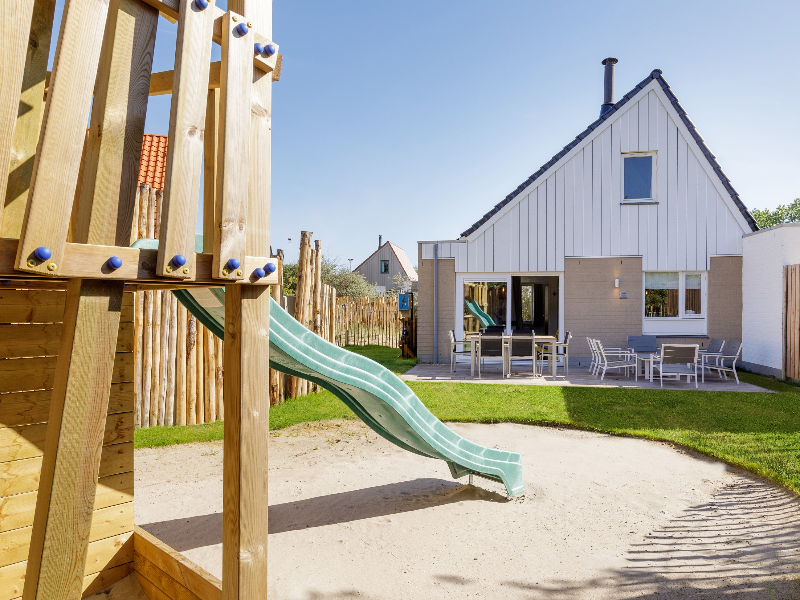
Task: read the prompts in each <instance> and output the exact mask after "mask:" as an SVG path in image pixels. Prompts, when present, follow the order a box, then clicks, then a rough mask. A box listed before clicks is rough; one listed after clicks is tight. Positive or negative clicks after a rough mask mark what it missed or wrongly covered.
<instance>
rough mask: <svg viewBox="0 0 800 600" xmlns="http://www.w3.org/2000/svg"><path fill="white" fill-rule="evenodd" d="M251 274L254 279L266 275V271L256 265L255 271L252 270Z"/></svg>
mask: <svg viewBox="0 0 800 600" xmlns="http://www.w3.org/2000/svg"><path fill="white" fill-rule="evenodd" d="M253 276H254V277H255V278H256V279H261V278H262V277H265V276H266V273H265V272H264V269H262V268H261V267H256V269H255V271H253Z"/></svg>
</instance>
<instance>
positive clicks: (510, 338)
mask: <svg viewBox="0 0 800 600" xmlns="http://www.w3.org/2000/svg"><path fill="white" fill-rule="evenodd" d="M571 338H572V334H571V333H570V332H567V333H566V335H565V336H564V341H563V342H559V341H558V338H557V337H556V336H553V335H537V334H536V333H535V332H533V331H514V332H511V333H510V334H507V333H505V332H504V330H503V328H502V326H499V327H487V328H486V329H485V330H484V331H482V332H479V333H468V334H466V335H465V336H464V340H463V341H459V340H456V338H455V332H454V331H453V330H452V329H451V330H450V372H451V373H452V372H453V371H455V366H456V358H457V356H458V355H469V357H470V361H469V362H470V375H471V376H472V377H475V374H476V372H477V377H478V378H479V379H480V376H481V366H483V364H484V360H485V359H486V358H500V359H502V363H503V377H510V376H511V372H512V369H513V365H514V362H515V361H516V362H520V361H524V362H525V363H526V364H527V363H528V362H530V364H531V372H532V373H533V376H534V377H542V376H543V371H544V365H545V363H547V367H548V369H549V371H550V375H551V376H553V377H555V375H556V369H557V366H558V362H559V361H561V364H562V367H563V369H564V373H565V374H567V375H568V374H569V341H570V339H571ZM467 346H469V347H468V348H467ZM459 347H460V348H461V349H460V350H459Z"/></svg>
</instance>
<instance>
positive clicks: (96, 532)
mask: <svg viewBox="0 0 800 600" xmlns="http://www.w3.org/2000/svg"><path fill="white" fill-rule="evenodd" d="M92 492H94V489H93V490H92ZM92 500H94V493H93V494H92ZM88 519H89V521H90V522H89V523H88V525H89V526H90V527H89V530H88V532H87V533H86V534H84V538H85V539H87V540H88V542H87V544H86V546H87V547H88V544H89V543H91V542H95V541H97V540H102V539H105V538H108V537H111V536H116V535H120V534H123V533H126V532H129V531H131V529H133V502H125V503H123V504H116V505H114V506H109V507H107V508H101V509H99V510H96V511H94V512H92V511H89V514H88ZM34 527H35V525H34ZM34 527H20V528H19V529H12V530H11V531H4V532H2V533H0V566H6V565H10V564H13V563H15V562H20V561H23V560H25V559H26V558H27V557H28V544H31V543H32V542H33V535H34V534H33V530H34ZM85 551H86V548H84V552H85ZM84 558H85V555H84ZM64 566H66V565H64ZM84 570H85V567H84V568H83V569H81V572H80V573H79V580H80V579H82V578H83V575H84ZM89 572H90V573H92V572H94V571H89ZM42 584H43V585H47V584H48V582H47V581H43V582H42ZM57 597H59V596H47V598H48V599H49V598H57Z"/></svg>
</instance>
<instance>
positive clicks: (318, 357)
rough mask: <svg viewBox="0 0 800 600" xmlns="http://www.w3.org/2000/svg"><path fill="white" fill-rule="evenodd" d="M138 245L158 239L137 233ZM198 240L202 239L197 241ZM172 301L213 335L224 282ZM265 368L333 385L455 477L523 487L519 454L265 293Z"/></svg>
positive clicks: (378, 425) (371, 419)
mask: <svg viewBox="0 0 800 600" xmlns="http://www.w3.org/2000/svg"><path fill="white" fill-rule="evenodd" d="M134 245H135V246H136V247H139V248H154V247H158V240H139V241H138V242H136V244H134ZM200 247H202V244H200ZM173 293H174V294H175V295H176V296H177V297H178V300H179V301H180V302H181V303H182V304H183V305H184V306H186V308H188V309H189V311H190V312H191V313H192V314H193V315H194V316H195V317H196V318H197V319H198V320H199V321H200V322H201V323H202V324H203V325H205V326H206V327H208V328H209V330H211V331H212V332H213V333H214V334H215V335H217V336H218V337H220V338H222V337H223V336H224V332H225V328H224V322H225V290H224V288H194V289H190V290H188V289H187V290H175V291H174V292H173ZM269 341H270V357H269V363H270V367H272V368H273V369H277V370H279V371H281V372H283V373H287V374H289V375H294V376H297V377H302V378H303V379H307V380H309V381H312V382H314V383H317V384H319V385H320V386H321V387H323V388H325V389H326V390H328V391H330V392H332V393H333V394H334V395H336V396H337V397H338V398H339V399H340V400H341V401H342V402H344V403H345V404H346V405H347V406H348V407H349V408H350V409H351V410H352V411H353V412H354V413H355V414H356V415H357V416H358V417H359V418H360V419H361V420H362V421H364V423H366V424H367V425H368V426H369V427H370V428H372V429H373V430H374V431H375V432H376V433H378V434H379V435H381V436H383V437H384V438H386V439H387V440H389V441H390V442H392V443H393V444H396V445H397V446H400V447H401V448H403V449H405V450H408V451H409V452H414V453H415V454H421V455H422V456H428V457H431V458H440V459H442V460H444V461H445V462H447V464H448V466H449V467H450V473H451V474H452V475H453V477H454V478H459V477H463V476H465V475H468V474H475V475H479V476H481V477H485V478H487V479H491V480H494V481H498V482H501V483H502V484H503V485H505V487H506V490H507V491H508V495H509V496H517V495H519V494H522V493H524V491H525V487H524V484H523V481H522V464H521V461H520V455H519V454H517V453H516V452H507V451H504V450H497V449H495V448H486V447H484V446H480V445H478V444H475V443H473V442H470V441H469V440H467V439H465V438H463V437H461V436H460V435H458V434H457V433H455V432H454V431H452V430H451V429H449V428H448V427H447V426H445V425H444V423H442V422H441V421H439V420H438V419H437V418H436V417H435V416H433V414H432V413H431V412H430V411H429V410H428V409H427V408H426V407H425V405H424V404H423V403H422V402H421V401H420V399H419V398H417V396H416V395H415V394H414V392H413V391H411V388H409V387H408V386H407V385H406V384H405V383H403V381H402V380H401V379H400V378H399V377H397V375H395V374H394V373H392V372H391V371H389V370H388V369H385V368H384V367H382V366H381V365H379V364H378V363H376V362H375V361H373V360H370V359H369V358H366V357H364V356H361V355H359V354H354V353H353V352H348V351H347V350H345V349H343V348H340V347H339V346H336V345H335V344H331V343H329V342H327V341H325V340H324V339H322V338H321V337H319V336H318V335H316V334H314V333H313V332H312V331H309V330H308V329H306V328H305V327H303V326H302V325H300V323H298V322H297V321H296V320H295V319H294V317H292V316H291V315H290V314H289V313H287V312H286V311H285V310H283V309H282V308H281V307H280V306H279V305H278V303H277V302H275V301H274V300H272V299H270V321H269Z"/></svg>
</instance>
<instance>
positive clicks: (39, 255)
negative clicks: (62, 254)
mask: <svg viewBox="0 0 800 600" xmlns="http://www.w3.org/2000/svg"><path fill="white" fill-rule="evenodd" d="M33 255H34V256H35V257H36V260H47V259H48V258H50V257H51V256H53V252H52V251H51V250H50V248H48V247H47V246H39V247H38V248H37V249H36V250H34V251H33Z"/></svg>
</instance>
